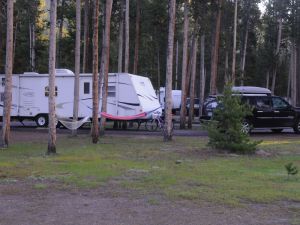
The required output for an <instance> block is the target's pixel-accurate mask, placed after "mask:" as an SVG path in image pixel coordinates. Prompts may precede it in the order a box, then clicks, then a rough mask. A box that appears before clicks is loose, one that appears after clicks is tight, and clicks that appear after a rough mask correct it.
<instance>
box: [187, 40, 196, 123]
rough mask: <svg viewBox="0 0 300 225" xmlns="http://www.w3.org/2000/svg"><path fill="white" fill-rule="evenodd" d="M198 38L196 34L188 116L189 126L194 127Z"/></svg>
mask: <svg viewBox="0 0 300 225" xmlns="http://www.w3.org/2000/svg"><path fill="white" fill-rule="evenodd" d="M197 42H198V38H197V37H196V36H194V44H193V49H192V52H193V56H192V59H191V61H192V71H191V87H190V109H189V118H188V128H190V129H191V128H192V123H193V119H194V102H195V81H196V66H197V48H198V45H197Z"/></svg>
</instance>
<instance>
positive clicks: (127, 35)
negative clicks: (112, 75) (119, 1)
mask: <svg viewBox="0 0 300 225" xmlns="http://www.w3.org/2000/svg"><path fill="white" fill-rule="evenodd" d="M125 1H126V11H125V69H124V72H125V73H128V71H129V70H128V69H129V0H125Z"/></svg>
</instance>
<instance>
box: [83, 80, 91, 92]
mask: <svg viewBox="0 0 300 225" xmlns="http://www.w3.org/2000/svg"><path fill="white" fill-rule="evenodd" d="M83 93H84V94H89V93H90V83H89V82H84V83H83Z"/></svg>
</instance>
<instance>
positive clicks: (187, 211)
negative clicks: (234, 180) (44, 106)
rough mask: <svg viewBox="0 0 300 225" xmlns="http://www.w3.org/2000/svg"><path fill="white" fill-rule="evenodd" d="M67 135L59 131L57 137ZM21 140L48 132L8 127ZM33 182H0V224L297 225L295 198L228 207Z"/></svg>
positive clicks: (102, 188)
mask: <svg viewBox="0 0 300 225" xmlns="http://www.w3.org/2000/svg"><path fill="white" fill-rule="evenodd" d="M82 133H83V135H84V134H86V133H88V131H85V132H82ZM67 135H69V133H68V132H67V131H66V132H65V131H62V132H59V134H58V138H61V137H63V136H67ZM24 140H31V141H40V140H47V132H46V131H45V130H38V129H29V130H28V131H27V132H24V131H22V132H21V131H20V130H17V131H15V130H14V131H13V133H12V141H24ZM35 182H36V181H32V180H25V181H20V180H11V181H6V182H1V180H0V225H40V224H42V225H53V224H63V225H68V224H70V225H86V224H89V225H93V224H95V225H96V224H103V225H168V224H169V225H201V224H204V225H206V224H207V225H208V224H220V225H221V224H222V225H224V224H230V225H235V224H236V225H240V224H245V225H247V224H249V225H254V224H264V225H266V224H278V225H284V224H300V218H298V217H297V215H298V216H299V215H300V213H299V211H300V203H294V202H277V203H276V204H254V203H245V204H244V206H242V207H241V206H239V207H233V206H228V205H220V204H217V203H208V202H204V201H203V202H199V201H197V202H193V201H177V200H176V201H175V200H174V201H172V200H169V199H166V198H165V197H163V196H159V195H156V194H147V195H144V194H142V193H136V192H133V191H130V190H126V189H123V188H120V187H119V186H118V185H116V183H115V182H114V181H110V182H109V183H108V184H106V185H105V186H100V187H98V188H97V189H92V190H82V189H80V190H77V189H74V188H65V187H63V186H62V185H61V184H60V183H47V187H48V188H46V189H44V188H40V189H38V188H36V187H35V185H36V183H35ZM39 183H40V182H39Z"/></svg>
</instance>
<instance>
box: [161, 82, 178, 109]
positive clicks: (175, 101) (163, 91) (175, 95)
mask: <svg viewBox="0 0 300 225" xmlns="http://www.w3.org/2000/svg"><path fill="white" fill-rule="evenodd" d="M158 95H159V96H158V97H159V102H160V105H161V107H162V109H165V100H166V99H165V98H166V89H165V87H160V88H159V93H158ZM180 107H181V90H172V111H173V113H174V112H176V111H178V110H180Z"/></svg>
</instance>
